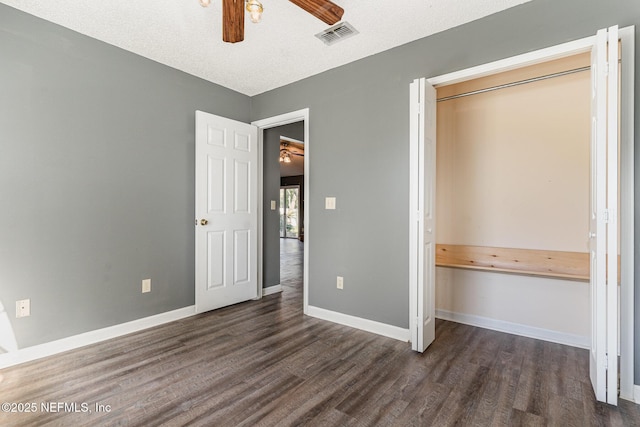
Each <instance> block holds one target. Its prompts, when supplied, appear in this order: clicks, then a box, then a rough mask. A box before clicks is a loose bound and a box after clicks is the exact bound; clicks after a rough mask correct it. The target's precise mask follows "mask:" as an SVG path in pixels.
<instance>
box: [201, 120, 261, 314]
mask: <svg viewBox="0 0 640 427" xmlns="http://www.w3.org/2000/svg"><path fill="white" fill-rule="evenodd" d="M257 129H258V128H257V127H256V126H252V125H249V124H246V123H241V122H237V121H235V120H230V119H226V118H224V117H219V116H214V115H213V114H208V113H205V112H202V111H196V311H197V312H199V313H200V312H204V311H208V310H213V309H216V308H220V307H224V306H227V305H231V304H235V303H238V302H242V301H247V300H249V299H253V298H256V297H257V296H258V287H257V265H258V264H257V263H258V258H257V253H258V252H257V249H258V248H257V229H258V213H257V188H258V185H257V183H258V181H257V180H258V147H257V141H258V139H257Z"/></svg>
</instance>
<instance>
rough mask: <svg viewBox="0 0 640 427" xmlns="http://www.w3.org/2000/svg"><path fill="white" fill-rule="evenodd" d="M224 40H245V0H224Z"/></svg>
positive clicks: (232, 41) (233, 41)
mask: <svg viewBox="0 0 640 427" xmlns="http://www.w3.org/2000/svg"><path fill="white" fill-rule="evenodd" d="M222 40H223V41H225V42H228V43H236V42H241V41H242V40H244V0H222Z"/></svg>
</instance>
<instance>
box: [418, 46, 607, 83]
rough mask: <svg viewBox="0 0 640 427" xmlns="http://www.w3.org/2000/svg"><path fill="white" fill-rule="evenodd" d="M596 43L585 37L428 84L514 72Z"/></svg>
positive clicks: (572, 53) (574, 52) (465, 70)
mask: <svg viewBox="0 0 640 427" xmlns="http://www.w3.org/2000/svg"><path fill="white" fill-rule="evenodd" d="M594 42H595V36H590V37H585V38H583V39H580V40H575V41H572V42H568V43H563V44H559V45H557V46H552V47H548V48H545V49H539V50H535V51H533V52H528V53H524V54H522V55H516V56H512V57H510V58H505V59H501V60H499V61H493V62H489V63H487V64H482V65H478V66H475V67H471V68H467V69H464V70H460V71H455V72H453V73H448V74H443V75H441V76H437V77H431V78H429V79H427V82H429V83H430V84H431V85H432V86H435V87H437V86H442V85H450V84H454V83H460V82H464V81H467V80H472V79H477V78H480V77H484V76H488V75H491V74H496V73H502V72H504V71H509V70H514V69H516V68H522V67H527V66H529V65H534V64H539V63H541V62H547V61H553V60H554V59H558V58H563V57H565V56H569V55H575V54H578V53H582V52H588V51H589V50H591V47H592V46H593V43H594Z"/></svg>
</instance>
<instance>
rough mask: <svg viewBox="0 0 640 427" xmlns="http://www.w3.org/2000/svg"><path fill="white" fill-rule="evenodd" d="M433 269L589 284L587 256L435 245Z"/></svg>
mask: <svg viewBox="0 0 640 427" xmlns="http://www.w3.org/2000/svg"><path fill="white" fill-rule="evenodd" d="M436 266H438V267H455V268H465V269H472V270H485V271H497V272H503V273H516V274H526V275H532V276H545V277H554V278H561V279H571V280H580V281H589V253H588V252H562V251H547V250H536V249H513V248H496V247H489V246H466V245H446V244H437V245H436Z"/></svg>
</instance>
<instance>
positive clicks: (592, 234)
mask: <svg viewBox="0 0 640 427" xmlns="http://www.w3.org/2000/svg"><path fill="white" fill-rule="evenodd" d="M594 237H596V233H594V232H592V231H590V232H589V238H590V239H593V238H594Z"/></svg>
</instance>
